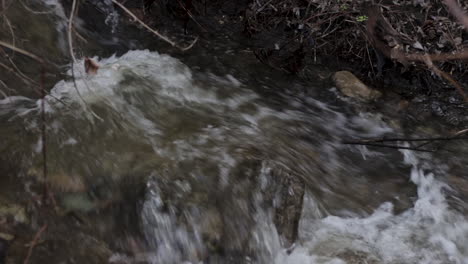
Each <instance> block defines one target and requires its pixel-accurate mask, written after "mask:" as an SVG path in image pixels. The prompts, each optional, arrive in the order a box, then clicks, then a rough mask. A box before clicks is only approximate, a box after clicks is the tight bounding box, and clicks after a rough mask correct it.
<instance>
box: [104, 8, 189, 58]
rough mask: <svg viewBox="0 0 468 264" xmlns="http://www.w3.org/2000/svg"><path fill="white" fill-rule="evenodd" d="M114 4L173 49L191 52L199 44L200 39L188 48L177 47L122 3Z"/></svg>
mask: <svg viewBox="0 0 468 264" xmlns="http://www.w3.org/2000/svg"><path fill="white" fill-rule="evenodd" d="M112 2H113V3H114V4H116V5H117V6H118V7H120V8H121V9H122V10H123V11H125V13H127V14H128V15H129V16H131V17H132V18H133V19H134V20H135V21H137V22H138V23H140V25H142V26H143V27H145V28H146V29H147V30H149V31H150V32H151V33H153V34H155V35H156V36H157V37H158V38H160V39H162V40H163V41H165V42H167V43H169V44H170V45H171V46H173V47H176V48H178V49H180V50H182V51H186V50H189V49H190V48H192V47H193V45H195V43H196V42H197V40H198V37H197V38H196V39H195V40H194V41H193V42H192V43H191V44H190V45H188V46H187V47H181V46H179V45H177V44H176V43H175V42H174V41H172V40H170V39H169V38H168V37H166V36H164V35H162V34H161V33H159V32H158V31H156V30H154V29H152V28H151V27H150V26H148V25H147V24H146V23H145V22H143V21H141V20H140V19H139V18H138V17H137V16H136V15H135V14H133V13H132V11H130V10H128V9H127V8H126V7H125V6H124V5H122V4H121V3H119V2H117V0H112Z"/></svg>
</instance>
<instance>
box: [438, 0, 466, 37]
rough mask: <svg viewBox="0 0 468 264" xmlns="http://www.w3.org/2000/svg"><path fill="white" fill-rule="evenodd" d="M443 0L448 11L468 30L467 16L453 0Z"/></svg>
mask: <svg viewBox="0 0 468 264" xmlns="http://www.w3.org/2000/svg"><path fill="white" fill-rule="evenodd" d="M444 2H445V4H446V5H447V6H448V8H449V11H450V13H452V15H453V16H454V17H456V18H457V19H458V21H459V22H460V23H461V24H462V25H463V26H464V27H465V30H468V16H467V15H466V14H465V13H464V12H463V9H461V8H460V6H458V4H457V2H456V1H454V0H444Z"/></svg>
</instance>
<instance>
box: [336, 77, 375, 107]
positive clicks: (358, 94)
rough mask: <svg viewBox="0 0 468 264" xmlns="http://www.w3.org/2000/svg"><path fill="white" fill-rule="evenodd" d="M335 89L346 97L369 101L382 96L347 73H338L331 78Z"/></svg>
mask: <svg viewBox="0 0 468 264" xmlns="http://www.w3.org/2000/svg"><path fill="white" fill-rule="evenodd" d="M332 80H333V82H334V83H335V85H336V87H337V88H338V89H339V90H340V91H341V92H342V93H343V94H344V95H346V96H348V97H352V98H356V99H360V100H364V101H371V100H375V99H377V98H379V97H380V96H381V95H382V94H381V93H380V92H379V91H377V90H374V89H371V88H369V87H368V86H367V85H365V84H364V83H363V82H361V81H360V80H359V79H358V78H357V77H356V76H355V75H354V74H352V73H351V72H349V71H338V72H336V73H335V74H334V75H333V77H332Z"/></svg>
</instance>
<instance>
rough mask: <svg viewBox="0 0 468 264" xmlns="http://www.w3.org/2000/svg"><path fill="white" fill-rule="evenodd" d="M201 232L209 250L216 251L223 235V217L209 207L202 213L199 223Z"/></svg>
mask: <svg viewBox="0 0 468 264" xmlns="http://www.w3.org/2000/svg"><path fill="white" fill-rule="evenodd" d="M200 229H201V234H202V237H203V239H204V240H205V241H206V242H205V244H206V245H207V247H208V250H210V251H216V249H217V245H219V244H220V242H221V238H222V236H223V219H222V216H221V214H220V213H219V212H218V211H217V210H215V209H209V210H207V211H206V212H204V214H203V218H202V222H201V224H200Z"/></svg>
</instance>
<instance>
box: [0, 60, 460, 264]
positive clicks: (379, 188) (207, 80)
mask: <svg viewBox="0 0 468 264" xmlns="http://www.w3.org/2000/svg"><path fill="white" fill-rule="evenodd" d="M99 64H100V65H101V67H100V69H99V72H98V74H97V75H94V76H87V75H86V74H84V73H83V70H82V69H81V66H80V65H82V62H78V63H75V67H76V69H75V73H76V75H77V76H76V77H77V79H76V88H75V85H74V82H73V81H70V80H63V81H61V82H59V83H57V84H56V85H55V87H54V88H53V89H52V90H51V93H50V96H47V97H46V98H45V99H44V100H46V113H47V120H48V122H49V123H48V127H47V133H48V138H49V141H48V146H47V147H48V153H49V160H50V165H49V167H50V174H51V175H52V176H51V179H55V178H54V176H53V175H61V177H72V175H73V178H74V180H73V183H74V184H75V185H76V183H77V182H79V183H80V184H81V185H80V186H81V187H82V188H87V187H86V186H107V185H116V186H119V185H121V184H122V183H124V182H126V181H128V179H129V178H130V179H132V181H139V182H143V183H145V184H146V186H147V187H146V190H147V191H146V195H145V197H144V198H143V205H142V208H141V212H140V214H139V217H140V219H139V221H140V223H141V226H142V229H143V233H144V236H145V240H146V241H147V244H148V248H149V249H150V253H151V254H148V255H147V257H146V260H147V261H150V262H152V263H183V262H184V261H185V262H187V263H189V262H190V263H336V264H337V263H388V264H390V263H391V264H393V263H395V264H396V263H408V264H410V263H431V264H435V263H441V264H442V263H444V264H446V263H468V243H467V242H468V241H467V237H468V222H467V221H466V217H465V216H464V215H463V214H461V213H460V212H457V211H455V210H454V209H452V208H451V207H450V206H449V203H448V202H447V200H446V194H445V190H448V189H450V187H449V186H448V185H447V184H445V183H444V182H443V181H441V180H439V179H438V178H437V177H435V175H434V174H433V173H431V172H428V170H427V169H426V167H425V165H424V166H423V164H422V163H423V162H421V161H420V158H419V157H417V156H415V155H414V154H413V153H411V152H410V151H402V154H403V156H404V161H403V162H401V157H400V155H399V154H398V153H397V152H391V153H386V152H381V151H378V150H377V151H370V150H368V149H366V148H357V147H348V146H343V145H341V144H340V143H339V142H340V139H341V138H343V137H345V136H363V135H365V136H381V135H384V134H387V133H393V129H391V128H389V127H388V126H387V125H386V124H385V123H383V122H382V121H381V120H380V119H379V118H376V116H375V115H371V114H362V115H358V116H351V117H349V114H347V113H343V112H340V111H339V110H337V109H334V108H333V107H331V106H328V105H327V104H325V103H323V102H321V101H319V100H316V99H314V98H310V97H304V98H294V97H292V96H284V98H281V100H282V102H284V105H282V107H277V106H275V104H274V102H272V101H270V100H269V99H267V98H262V97H261V96H260V95H258V94H257V93H256V92H254V89H253V88H252V87H250V84H249V83H248V82H247V83H244V82H241V81H239V80H237V79H236V78H235V76H231V75H226V76H216V75H214V74H211V73H203V72H192V71H191V70H190V69H189V68H188V67H187V66H185V65H184V64H183V63H181V62H180V61H178V60H176V59H174V58H172V57H170V56H168V55H161V54H158V53H156V52H150V51H129V52H128V53H126V54H125V55H123V56H121V57H116V56H113V57H110V58H107V59H102V60H100V61H99ZM272 85H274V84H272ZM76 89H77V90H78V91H79V94H78V93H77V91H76ZM85 102H86V103H85ZM40 106H41V100H33V99H29V98H25V97H9V98H6V99H4V100H1V101H0V117H1V119H2V120H8V122H9V124H10V125H8V126H7V127H13V126H22V127H25V130H26V131H28V132H29V134H28V135H29V137H28V138H26V139H22V142H21V144H19V145H21V146H19V148H22V149H21V150H17V151H21V152H23V153H26V154H27V155H26V156H28V158H27V159H26V162H25V166H26V167H27V166H30V167H34V166H37V165H36V164H39V163H40V158H41V155H40V151H41V148H42V146H41V145H40V143H38V142H40V138H39V137H38V136H37V135H34V132H35V131H37V129H38V126H37V124H38V123H39V122H40V110H41V109H40ZM91 111H92V112H93V113H95V115H97V116H99V117H100V118H101V119H102V120H98V119H96V118H95V116H94V115H93V114H92V113H91ZM389 159H391V160H392V161H393V162H392V163H390V162H388V160H389ZM429 159H430V157H429ZM369 161H372V162H370V163H369ZM395 164H396V165H395ZM434 166H435V165H434ZM421 168H424V169H425V170H423V169H421ZM409 171H410V179H409V180H410V181H411V182H409V181H408V179H407V178H408V177H407V175H408V172H409ZM58 177H59V176H57V179H58ZM395 178H398V179H400V182H402V183H400V182H398V183H395V182H394V179H395ZM60 179H61V178H60ZM288 179H293V180H297V181H298V182H299V184H298V186H299V187H300V186H302V188H305V191H304V193H305V194H304V195H303V197H302V196H300V195H299V196H298V193H297V190H298V189H300V188H299V187H298V188H296V189H294V188H292V187H291V188H286V191H285V193H286V194H281V193H282V190H283V189H284V186H282V183H283V182H284V181H285V180H288ZM51 185H52V186H53V187H55V188H56V189H58V190H62V191H64V192H67V191H70V190H74V189H73V188H76V186H75V185H73V186H70V183H67V181H65V180H64V181H57V182H52V183H51ZM83 186H84V187H83ZM389 186H390V187H392V188H390V187H389ZM395 186H396V187H395ZM399 186H404V188H406V189H401V190H400V189H398V188H399ZM408 186H409V187H408ZM411 186H416V190H417V193H413V192H411V191H407V190H411ZM286 187H287V186H286ZM397 187H398V188H397ZM402 188H403V187H402ZM408 188H409V189H408ZM112 191H115V189H112ZM111 195H112V194H111ZM288 197H293V198H294V197H295V198H294V199H296V200H299V201H300V203H299V205H297V204H296V205H295V206H296V207H297V208H296V209H298V210H299V211H301V217H300V220H299V219H298V220H299V223H298V225H297V226H298V227H297V230H298V231H297V233H298V234H297V239H296V241H295V244H294V245H292V246H291V245H288V244H287V243H286V242H285V239H284V237H283V235H282V234H281V232H283V231H281V230H284V229H287V228H288V226H286V227H285V226H280V225H278V221H276V220H275V219H276V218H277V217H278V215H280V216H282V215H283V216H284V215H287V214H288V213H289V211H287V210H286V211H281V210H280V209H278V208H280V207H281V205H282V204H284V203H287V199H289V198H288ZM405 197H406V199H407V200H408V201H410V202H408V204H409V206H407V207H406V208H403V210H400V211H401V212H395V210H394V207H395V206H396V205H395V204H396V203H398V200H399V199H401V200H404V199H405ZM291 199H292V198H291ZM287 223H289V224H288V225H292V224H291V223H290V222H287Z"/></svg>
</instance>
